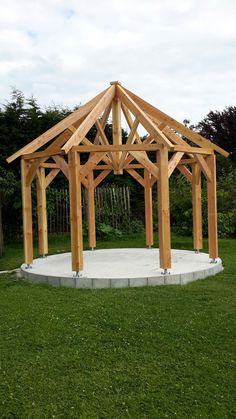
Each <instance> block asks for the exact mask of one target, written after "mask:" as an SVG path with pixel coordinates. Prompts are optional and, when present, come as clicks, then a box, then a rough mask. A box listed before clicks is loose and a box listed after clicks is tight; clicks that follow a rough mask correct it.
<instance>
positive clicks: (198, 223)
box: [192, 163, 202, 251]
mask: <svg viewBox="0 0 236 419" xmlns="http://www.w3.org/2000/svg"><path fill="white" fill-rule="evenodd" d="M192 206H193V247H194V249H195V250H197V251H198V250H200V249H202V196H201V170H200V168H199V166H198V164H197V163H193V164H192Z"/></svg>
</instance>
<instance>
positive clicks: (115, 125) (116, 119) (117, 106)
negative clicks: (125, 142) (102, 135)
mask: <svg viewBox="0 0 236 419" xmlns="http://www.w3.org/2000/svg"><path fill="white" fill-rule="evenodd" d="M112 130H113V144H115V145H120V144H122V135H121V102H120V99H119V98H118V97H117V96H116V97H115V98H114V99H113V101H112ZM113 155H114V156H115V158H114V160H115V165H116V170H114V173H115V174H116V175H122V174H123V170H119V169H118V168H119V162H120V159H121V155H122V152H120V151H116V152H114V153H113Z"/></svg>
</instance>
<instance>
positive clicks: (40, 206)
mask: <svg viewBox="0 0 236 419" xmlns="http://www.w3.org/2000/svg"><path fill="white" fill-rule="evenodd" d="M36 185H37V212H38V243H39V254H40V255H47V254H48V228H47V204H46V180H45V169H44V168H43V167H40V168H39V170H38V171H37V178H36Z"/></svg>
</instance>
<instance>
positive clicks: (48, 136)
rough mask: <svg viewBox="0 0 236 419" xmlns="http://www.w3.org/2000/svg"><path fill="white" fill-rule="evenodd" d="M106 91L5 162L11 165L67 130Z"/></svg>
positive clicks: (86, 112) (87, 111)
mask: <svg viewBox="0 0 236 419" xmlns="http://www.w3.org/2000/svg"><path fill="white" fill-rule="evenodd" d="M107 91H108V89H106V90H104V91H103V92H101V93H99V94H98V95H97V96H96V97H95V98H93V99H92V100H90V101H89V102H87V103H86V104H85V105H83V106H80V108H79V109H77V110H76V111H74V112H73V113H71V114H70V115H68V116H67V117H66V118H64V119H63V120H62V121H60V122H58V123H57V124H56V125H54V126H53V127H52V128H50V129H49V130H47V131H46V132H44V133H43V134H41V135H40V136H39V137H37V138H35V140H33V141H31V142H30V143H29V144H27V145H26V146H24V147H23V148H21V149H20V150H18V151H17V152H16V153H14V154H12V155H11V156H10V157H8V159H7V162H8V163H11V162H12V161H13V160H15V159H16V158H17V157H20V156H22V155H24V154H26V153H33V152H34V151H36V150H37V149H38V148H40V147H42V146H43V145H44V144H46V143H47V142H49V141H50V140H52V139H53V138H54V137H56V136H57V135H59V134H60V133H61V132H62V131H64V130H65V129H66V128H68V127H69V126H70V125H71V124H73V123H75V122H77V121H78V120H80V119H82V118H84V116H85V115H88V113H89V112H90V111H91V110H92V109H93V108H94V106H96V104H97V103H98V101H99V100H100V99H101V98H102V97H103V96H104V95H105V94H106V92H107Z"/></svg>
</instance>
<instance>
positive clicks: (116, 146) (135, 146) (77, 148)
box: [73, 144, 160, 153]
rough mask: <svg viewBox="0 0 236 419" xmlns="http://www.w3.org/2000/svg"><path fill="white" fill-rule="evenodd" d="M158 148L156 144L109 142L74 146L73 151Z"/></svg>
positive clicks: (147, 149) (146, 149)
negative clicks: (107, 143)
mask: <svg viewBox="0 0 236 419" xmlns="http://www.w3.org/2000/svg"><path fill="white" fill-rule="evenodd" d="M159 149H160V145H158V144H109V145H91V146H84V145H79V146H74V147H73V151H78V152H79V153H90V152H91V151H94V152H96V153H99V152H101V153H104V152H107V151H156V150H159Z"/></svg>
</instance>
